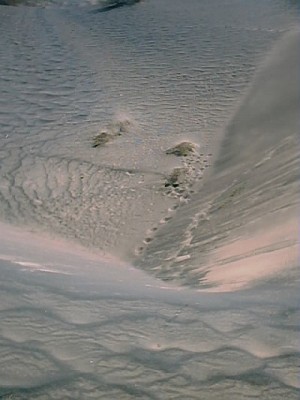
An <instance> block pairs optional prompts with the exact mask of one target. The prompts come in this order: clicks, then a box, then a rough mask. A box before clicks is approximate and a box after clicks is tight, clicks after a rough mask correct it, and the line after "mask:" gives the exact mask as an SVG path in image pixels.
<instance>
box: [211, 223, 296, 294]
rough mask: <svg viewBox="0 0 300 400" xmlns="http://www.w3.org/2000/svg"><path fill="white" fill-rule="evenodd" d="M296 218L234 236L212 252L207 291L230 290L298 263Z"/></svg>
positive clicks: (243, 286) (293, 266)
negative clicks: (211, 286)
mask: <svg viewBox="0 0 300 400" xmlns="http://www.w3.org/2000/svg"><path fill="white" fill-rule="evenodd" d="M298 256H299V238H298V221H297V219H296V218H291V219H289V220H287V221H286V222H285V223H282V224H281V225H278V226H268V227H265V228H264V229H263V230H262V229H261V230H260V231H258V232H256V233H253V234H251V235H249V236H244V237H241V238H237V239H236V240H235V241H234V242H231V243H228V244H225V245H224V246H222V247H221V248H219V249H217V250H216V251H215V252H213V253H212V255H211V257H210V261H209V265H208V273H207V275H206V280H207V282H208V283H211V284H214V285H217V287H216V288H213V289H208V290H209V291H233V290H238V289H241V288H245V287H248V286H250V285H251V284H253V283H254V282H256V281H258V280H262V279H264V278H267V277H272V276H274V275H278V274H282V273H284V272H287V271H290V270H291V269H293V268H295V267H296V266H297V262H298Z"/></svg>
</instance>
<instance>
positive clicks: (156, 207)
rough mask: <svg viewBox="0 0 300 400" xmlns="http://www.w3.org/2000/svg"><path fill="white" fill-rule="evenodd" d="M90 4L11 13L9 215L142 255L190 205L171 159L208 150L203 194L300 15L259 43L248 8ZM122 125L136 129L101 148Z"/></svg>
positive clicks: (5, 101)
mask: <svg viewBox="0 0 300 400" xmlns="http://www.w3.org/2000/svg"><path fill="white" fill-rule="evenodd" d="M65 5H66V6H67V5H68V4H67V3H66V4H65ZM85 5H87V7H84V8H78V7H76V4H75V3H74V6H71V4H69V5H68V7H66V8H65V9H61V8H55V7H51V8H46V9H42V8H30V7H1V14H0V17H1V24H0V30H1V37H2V40H1V46H0V59H1V66H2V70H1V72H2V81H1V94H2V95H1V99H0V105H1V107H0V113H1V153H0V157H1V178H0V179H1V181H0V215H1V218H2V219H4V220H6V221H9V222H14V223H17V224H26V225H29V226H35V227H36V228H38V229H44V230H49V231H52V232H55V233H59V234H60V235H66V236H68V237H70V238H73V239H77V240H80V241H81V242H82V243H84V244H86V245H87V244H88V245H91V246H97V247H100V248H101V249H103V250H105V251H109V252H115V253H118V254H119V255H121V256H122V257H124V258H126V259H133V258H134V253H135V251H136V250H137V253H138V254H139V253H140V251H141V247H144V244H143V242H146V243H148V242H149V241H151V240H152V237H153V232H154V231H156V230H157V229H158V228H159V227H160V225H161V224H160V223H159V221H162V224H163V223H164V222H166V221H167V220H169V219H170V217H171V216H172V215H173V214H174V213H173V211H174V209H175V207H177V206H179V205H180V204H181V203H182V202H185V201H186V198H189V197H190V191H189V190H190V189H189V190H188V192H187V193H184V194H183V195H182V196H177V197H176V198H172V197H170V196H167V195H166V191H165V190H164V183H165V181H166V177H167V176H168V175H169V174H170V173H171V171H172V169H173V168H174V167H178V166H181V164H180V162H179V160H174V159H172V158H170V157H166V155H165V150H166V149H168V148H170V147H171V146H172V145H174V143H176V142H177V141H181V140H187V139H189V140H191V141H193V142H195V143H198V144H199V145H200V152H201V153H202V154H203V157H202V159H201V163H199V164H198V165H196V168H198V169H200V172H199V173H197V174H194V176H196V177H197V179H196V180H195V182H191V184H192V185H193V184H199V182H198V178H199V179H201V176H202V172H201V170H202V169H203V170H205V169H206V168H207V166H208V164H209V163H207V162H205V161H207V158H208V154H211V153H212V147H213V143H214V141H217V137H216V136H217V132H218V130H221V127H222V126H223V125H224V121H225V120H226V119H227V118H228V115H229V113H230V112H232V109H233V106H234V104H235V101H236V100H237V98H238V96H239V93H240V92H241V90H243V89H244V88H245V87H246V85H247V84H248V83H249V81H250V80H251V77H252V74H253V71H254V69H255V66H256V63H257V61H256V60H257V58H258V57H259V56H260V55H261V54H262V53H263V52H264V51H265V49H266V48H268V46H269V44H270V43H271V42H272V41H273V40H274V39H275V38H276V37H278V36H279V34H280V32H281V30H282V29H283V30H285V29H287V27H288V26H289V24H290V20H291V21H292V20H293V18H292V15H290V13H289V11H286V10H285V11H284V10H283V9H282V7H281V6H280V5H278V6H277V5H276V6H275V7H274V9H272V13H273V14H272V15H270V20H268V22H267V23H266V24H267V25H266V29H265V30H263V31H261V30H260V31H259V35H258V34H257V33H256V31H253V32H252V31H248V30H246V29H245V27H244V26H240V25H239V24H237V22H236V21H237V20H239V17H241V18H242V17H243V15H244V14H243V9H241V8H240V7H237V6H236V4H232V5H231V6H230V9H227V11H228V13H227V14H226V15H224V14H223V13H222V15H220V16H219V17H217V16H216V19H214V20H213V21H212V24H209V23H208V15H209V14H210V12H211V8H210V7H211V6H210V3H205V4H203V5H202V8H201V12H200V10H199V8H198V6H197V7H196V10H193V7H191V8H184V12H183V13H182V12H178V10H181V9H182V3H181V2H174V1H173V2H172V6H171V7H170V4H168V2H163V3H161V2H155V1H154V2H153V3H152V2H142V3H141V4H137V5H136V6H134V7H123V8H121V9H118V10H115V11H112V12H109V13H105V14H104V13H103V14H101V13H100V14H92V13H90V12H89V11H90V10H92V9H93V7H92V8H91V7H88V3H85ZM157 7H159V10H157ZM282 13H283V14H282ZM262 14H263V13H262ZM214 15H215V13H214ZM259 15H260V14H259ZM282 15H284V16H283V17H282ZM235 16H238V18H237V17H235ZM199 18H200V19H199ZM245 23H246V22H245ZM166 24H167V25H166ZM165 25H166V26H165ZM246 25H247V26H248V25H249V26H252V27H253V26H254V27H256V26H257V21H250V22H249V21H248V16H247V24H246ZM273 25H274V26H275V27H276V29H274V30H272V29H271V28H272V27H273ZM162 27H164V28H163V29H162ZM267 28H270V29H267ZM237 34H238V37H239V40H238V41H237V40H236V37H237ZM224 35H225V36H224ZM133 61H134V62H133ZM12 105H13V106H12ZM120 118H121V120H122V118H125V119H129V120H130V121H131V122H132V124H131V127H130V129H129V131H128V132H127V133H126V134H124V135H122V137H120V138H118V140H115V141H113V142H111V143H109V144H108V145H107V146H106V147H105V148H102V149H92V148H91V141H92V137H93V136H94V135H95V134H97V133H98V132H99V131H100V130H101V129H103V128H105V127H107V126H109V125H110V124H111V123H112V122H113V123H114V122H115V121H118V120H120ZM180 200H182V201H180ZM168 210H171V212H169V211H168ZM149 232H150V234H149Z"/></svg>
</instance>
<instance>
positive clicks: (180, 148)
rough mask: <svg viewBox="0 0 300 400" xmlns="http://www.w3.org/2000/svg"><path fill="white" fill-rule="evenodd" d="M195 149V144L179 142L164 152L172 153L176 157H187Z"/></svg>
mask: <svg viewBox="0 0 300 400" xmlns="http://www.w3.org/2000/svg"><path fill="white" fill-rule="evenodd" d="M194 151H195V145H194V144H193V143H191V142H181V143H179V144H177V145H176V146H174V147H171V148H170V149H168V150H166V154H174V155H175V156H178V157H187V156H188V155H190V154H191V153H193V152H194Z"/></svg>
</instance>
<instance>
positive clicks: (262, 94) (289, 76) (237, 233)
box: [137, 32, 300, 290]
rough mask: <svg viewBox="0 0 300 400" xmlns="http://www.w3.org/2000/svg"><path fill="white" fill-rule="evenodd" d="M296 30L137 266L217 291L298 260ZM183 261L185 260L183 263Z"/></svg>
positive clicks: (256, 82) (299, 125) (298, 56)
mask: <svg viewBox="0 0 300 400" xmlns="http://www.w3.org/2000/svg"><path fill="white" fill-rule="evenodd" d="M299 39H300V35H299V33H298V32H294V33H293V34H288V35H287V36H285V37H284V38H283V39H282V41H281V42H280V43H278V44H277V45H276V46H275V48H274V49H273V52H272V53H271V54H270V55H269V57H268V58H267V60H266V62H265V65H264V66H263V67H262V69H261V70H260V71H259V72H258V74H257V76H256V78H255V80H254V83H253V85H252V86H251V88H250V90H249V93H248V94H247V96H246V97H245V99H244V100H243V102H242V104H241V106H240V107H239V109H238V111H237V113H236V115H235V116H234V117H233V118H232V120H231V121H230V123H229V125H228V127H227V130H226V133H225V138H224V140H223V142H222V144H221V146H220V149H219V155H218V157H217V158H216V161H215V163H214V169H213V172H212V173H211V175H210V179H209V180H207V181H206V183H205V184H204V185H203V187H202V188H201V195H200V193H199V194H196V195H195V196H194V197H193V198H192V200H191V201H190V202H189V204H187V205H186V206H183V207H182V208H181V209H180V210H179V211H178V213H177V215H176V218H175V219H174V222H171V223H169V224H168V225H167V226H166V227H164V228H163V229H162V230H161V231H160V232H159V233H158V235H157V236H156V238H155V240H154V241H153V242H152V243H151V245H150V246H149V247H148V249H147V250H146V252H145V253H144V256H143V257H142V258H141V260H140V261H138V262H137V264H138V265H142V266H143V267H144V268H145V269H146V270H150V271H153V272H154V274H155V275H156V276H158V277H160V278H163V279H165V280H176V281H179V282H181V283H183V284H188V285H189V284H192V285H195V286H198V285H201V284H203V285H204V286H210V285H212V286H214V285H216V286H217V287H218V289H217V290H220V286H222V282H223V283H224V286H223V290H231V289H234V288H240V287H243V286H247V285H248V284H249V283H250V282H251V283H253V281H256V280H259V279H262V278H265V277H266V276H268V275H270V274H271V275H272V273H273V274H275V275H276V274H277V273H278V271H281V272H282V273H283V274H285V273H288V274H290V273H291V274H292V275H293V274H297V273H296V272H295V271H294V272H291V271H290V270H289V267H291V268H293V267H296V266H298V263H299V259H298V256H299V236H298V218H299V165H298V164H299V162H298V160H299V157H300V148H299V132H300V118H299V109H300V78H299V66H300V53H299V51H298V50H299V48H298V44H299ZM186 260H188V261H186Z"/></svg>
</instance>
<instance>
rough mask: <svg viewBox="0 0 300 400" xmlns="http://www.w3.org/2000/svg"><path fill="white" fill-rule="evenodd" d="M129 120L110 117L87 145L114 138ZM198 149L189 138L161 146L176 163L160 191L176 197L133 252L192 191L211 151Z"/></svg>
mask: <svg viewBox="0 0 300 400" xmlns="http://www.w3.org/2000/svg"><path fill="white" fill-rule="evenodd" d="M131 124H132V122H131V121H130V120H129V119H124V120H118V121H113V122H112V123H111V124H109V125H108V126H107V127H105V128H103V129H101V130H100V132H99V133H98V134H97V135H95V136H94V137H93V138H92V142H91V146H92V147H93V148H99V147H103V146H105V145H106V144H107V143H109V142H111V141H113V140H116V139H117V138H118V137H119V136H122V135H123V134H125V133H127V132H128V131H129V130H130V125H131ZM198 149H199V146H198V145H196V144H194V143H192V142H189V141H182V142H180V143H177V144H176V145H175V146H173V147H170V148H169V149H166V150H165V154H166V156H168V157H177V158H178V159H180V166H178V167H176V168H174V169H172V170H171V171H170V173H169V174H167V175H166V176H165V178H164V181H163V182H162V184H161V190H162V192H163V193H164V195H166V196H169V197H171V198H173V199H176V204H175V205H173V206H172V207H170V208H169V209H168V211H167V214H166V216H165V217H164V218H162V219H161V220H160V221H159V222H158V224H157V225H155V226H153V227H152V228H151V229H148V230H147V232H146V235H145V238H144V239H143V241H142V244H141V245H140V246H139V247H137V248H136V249H135V252H134V253H135V255H136V256H140V255H141V254H142V253H143V252H144V250H145V248H146V246H147V245H148V244H149V243H150V242H151V241H152V240H153V238H154V236H155V233H156V232H157V230H158V229H159V228H160V226H162V225H164V224H166V223H167V222H168V221H170V220H171V219H172V218H173V216H174V214H175V212H176V210H177V209H178V207H180V205H181V204H185V203H187V202H188V201H189V199H190V197H191V195H192V194H193V192H194V190H193V188H194V185H195V183H196V182H198V181H199V180H200V179H201V178H202V177H203V171H204V170H205V169H206V168H207V167H209V166H210V161H209V160H210V158H211V156H212V154H211V153H208V154H207V155H205V154H204V153H199V152H198Z"/></svg>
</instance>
